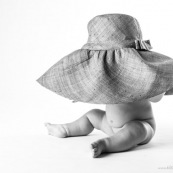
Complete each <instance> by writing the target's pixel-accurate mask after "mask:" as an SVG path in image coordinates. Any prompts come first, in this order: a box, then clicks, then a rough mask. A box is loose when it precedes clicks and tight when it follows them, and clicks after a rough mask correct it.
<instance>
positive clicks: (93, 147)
mask: <svg viewBox="0 0 173 173" xmlns="http://www.w3.org/2000/svg"><path fill="white" fill-rule="evenodd" d="M91 152H92V156H93V157H94V158H95V157H98V156H99V155H100V154H101V152H102V149H101V148H100V147H99V144H98V143H96V142H94V143H92V144H91Z"/></svg>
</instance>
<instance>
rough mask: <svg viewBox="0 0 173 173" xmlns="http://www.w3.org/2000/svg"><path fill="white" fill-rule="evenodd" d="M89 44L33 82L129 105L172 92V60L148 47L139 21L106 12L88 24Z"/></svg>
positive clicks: (76, 96) (84, 98) (89, 99)
mask: <svg viewBox="0 0 173 173" xmlns="http://www.w3.org/2000/svg"><path fill="white" fill-rule="evenodd" d="M88 32H89V37H88V41H87V43H86V44H85V45H84V46H83V47H82V48H81V49H78V50H76V51H74V52H72V53H70V54H69V55H67V56H65V57H63V58H62V59H60V60H59V61H58V62H57V63H56V64H54V65H53V66H52V67H51V68H50V69H48V71H46V72H45V73H44V74H43V75H42V76H41V77H40V78H39V79H37V81H38V82H39V83H40V84H41V85H42V86H44V87H46V88H47V89H49V90H51V91H53V92H55V93H56V94H58V95H61V96H63V97H65V98H68V99H70V100H73V101H79V102H86V103H94V104H118V103H129V102H136V101H140V100H144V99H147V98H151V97H154V96H156V95H159V94H161V93H164V92H166V93H165V95H172V94H173V59H171V58H170V57H168V56H165V55H162V54H160V53H156V52H153V51H150V49H151V48H152V47H151V44H150V41H149V40H143V38H142V32H141V29H140V25H139V23H138V21H137V20H136V19H135V18H134V17H131V16H129V15H125V14H105V15H99V16H96V17H94V18H93V19H92V20H90V21H89V23H88Z"/></svg>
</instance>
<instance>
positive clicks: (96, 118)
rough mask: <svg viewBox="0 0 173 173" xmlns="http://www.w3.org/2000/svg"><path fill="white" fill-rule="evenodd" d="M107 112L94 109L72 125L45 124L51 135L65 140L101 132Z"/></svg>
mask: <svg viewBox="0 0 173 173" xmlns="http://www.w3.org/2000/svg"><path fill="white" fill-rule="evenodd" d="M104 115H105V111H102V110H99V109H93V110H90V111H89V112H87V113H86V114H84V115H83V116H82V117H80V118H79V119H77V120H76V121H74V122H72V123H67V124H50V123H45V126H46V127H47V128H48V132H49V134H50V135H53V136H56V137H60V138H64V137H70V136H84V135H88V134H89V133H91V132H92V131H93V129H94V128H96V129H98V130H100V127H101V124H102V119H103V117H104Z"/></svg>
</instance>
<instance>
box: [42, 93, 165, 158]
mask: <svg viewBox="0 0 173 173" xmlns="http://www.w3.org/2000/svg"><path fill="white" fill-rule="evenodd" d="M164 94H165V93H162V94H160V95H158V96H155V97H152V98H150V99H146V100H143V101H138V102H133V103H127V104H107V105H106V111H103V110H99V109H93V110H90V111H89V112H87V113H86V114H84V115H83V116H82V117H81V118H79V119H78V120H76V121H74V122H72V123H67V124H50V123H45V126H46V127H47V129H48V133H49V134H50V135H53V136H56V137H60V138H65V137H72V136H83V135H88V134H89V133H91V132H92V131H93V129H94V128H96V129H98V130H101V131H103V132H104V133H106V134H107V135H108V137H106V138H103V139H99V140H97V141H95V142H93V143H92V144H91V151H92V154H93V157H94V158H95V157H98V156H99V155H100V154H101V153H105V152H110V153H111V152H121V151H126V150H129V149H131V148H133V147H136V146H137V145H143V144H147V143H148V142H149V141H150V140H151V139H152V137H153V136H154V133H155V129H156V124H155V120H154V117H153V112H152V107H151V103H150V101H151V102H158V101H160V100H161V98H162V97H163V95H164Z"/></svg>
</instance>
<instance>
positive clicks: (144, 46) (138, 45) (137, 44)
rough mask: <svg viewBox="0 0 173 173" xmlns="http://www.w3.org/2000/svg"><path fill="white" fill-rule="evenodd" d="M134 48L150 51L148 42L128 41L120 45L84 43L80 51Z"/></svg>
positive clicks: (150, 47) (112, 43)
mask: <svg viewBox="0 0 173 173" xmlns="http://www.w3.org/2000/svg"><path fill="white" fill-rule="evenodd" d="M121 48H134V49H137V50H150V49H152V46H151V44H150V40H129V41H125V42H121V43H115V42H105V43H101V42H100V43H86V44H85V45H84V46H83V47H82V49H90V50H107V49H121Z"/></svg>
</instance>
